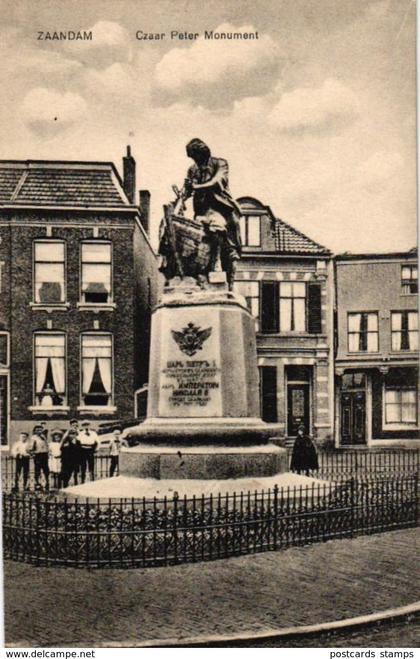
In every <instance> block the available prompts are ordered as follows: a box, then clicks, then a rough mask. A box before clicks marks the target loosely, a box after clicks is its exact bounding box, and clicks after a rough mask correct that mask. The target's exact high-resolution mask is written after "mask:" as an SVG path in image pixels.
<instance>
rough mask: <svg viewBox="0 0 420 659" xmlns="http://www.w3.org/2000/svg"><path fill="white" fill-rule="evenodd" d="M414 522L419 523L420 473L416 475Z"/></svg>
mask: <svg viewBox="0 0 420 659" xmlns="http://www.w3.org/2000/svg"><path fill="white" fill-rule="evenodd" d="M414 520H415V522H416V525H418V523H419V472H418V471H416V472H415V474H414Z"/></svg>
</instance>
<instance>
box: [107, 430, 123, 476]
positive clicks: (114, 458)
mask: <svg viewBox="0 0 420 659" xmlns="http://www.w3.org/2000/svg"><path fill="white" fill-rule="evenodd" d="M122 446H128V444H127V442H126V441H125V439H123V438H122V437H121V428H115V430H114V432H113V433H112V438H111V444H110V447H109V454H110V456H111V464H110V467H109V475H110V476H113V475H114V474H115V470H116V469H118V471H119V462H120V451H121V447H122Z"/></svg>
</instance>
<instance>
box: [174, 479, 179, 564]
mask: <svg viewBox="0 0 420 659" xmlns="http://www.w3.org/2000/svg"><path fill="white" fill-rule="evenodd" d="M173 504H174V508H173V516H174V518H173V534H174V563H175V564H176V563H178V531H177V526H178V492H174V496H173Z"/></svg>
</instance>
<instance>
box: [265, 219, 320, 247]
mask: <svg viewBox="0 0 420 659" xmlns="http://www.w3.org/2000/svg"><path fill="white" fill-rule="evenodd" d="M274 238H275V244H276V249H277V250H278V251H279V252H286V253H287V252H290V253H296V252H303V253H307V254H329V253H330V252H329V250H328V249H327V248H326V247H324V246H323V245H320V244H319V243H316V242H315V241H314V240H312V239H311V238H308V236H305V234H304V233H301V232H300V231H298V230H297V229H294V228H293V227H291V226H290V225H289V224H287V223H286V222H284V221H283V220H280V218H276V220H275V227H274Z"/></svg>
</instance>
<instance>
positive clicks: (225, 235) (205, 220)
mask: <svg viewBox="0 0 420 659" xmlns="http://www.w3.org/2000/svg"><path fill="white" fill-rule="evenodd" d="M186 149H187V155H188V157H190V158H192V159H193V160H194V164H193V165H191V167H190V168H189V170H188V172H187V177H186V179H185V184H184V189H183V191H182V195H183V198H184V199H188V197H191V196H192V198H193V208H194V217H195V219H197V220H200V221H201V222H202V224H203V226H204V231H205V237H206V240H207V241H208V242H209V244H210V254H211V255H210V261H209V266H208V271H207V272H206V274H207V275H208V273H209V272H212V271H214V269H215V266H216V263H217V260H218V259H219V257H220V262H221V266H222V270H223V271H224V272H226V278H227V282H228V285H229V290H232V288H233V283H234V281H235V271H236V262H237V261H238V260H239V259H240V256H241V237H240V231H239V218H240V215H241V211H240V208H239V206H238V204H237V203H236V202H235V200H234V199H233V198H232V195H231V193H230V192H229V181H228V176H229V167H228V163H227V161H226V160H223V159H222V158H213V157H212V155H211V153H210V149H209V147H208V146H207V145H206V144H205V143H204V142H203V141H202V140H199V139H197V138H195V139H193V140H191V141H190V142H189V143H188V144H187V147H186Z"/></svg>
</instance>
